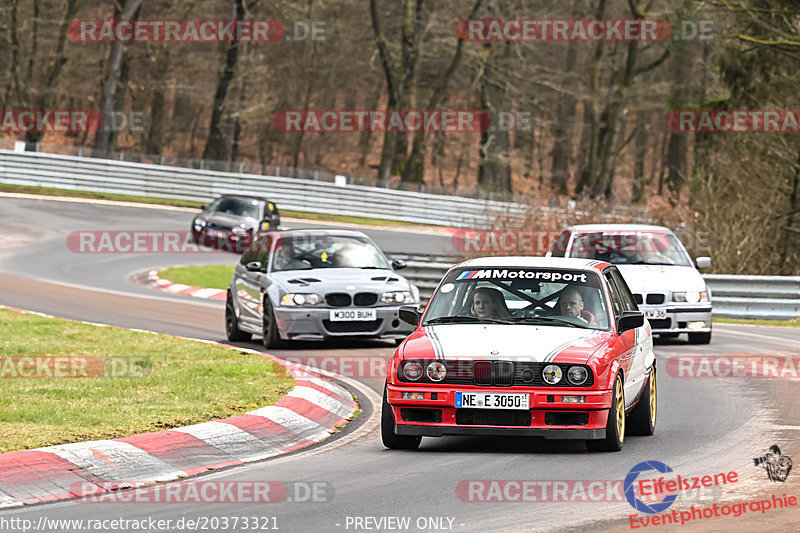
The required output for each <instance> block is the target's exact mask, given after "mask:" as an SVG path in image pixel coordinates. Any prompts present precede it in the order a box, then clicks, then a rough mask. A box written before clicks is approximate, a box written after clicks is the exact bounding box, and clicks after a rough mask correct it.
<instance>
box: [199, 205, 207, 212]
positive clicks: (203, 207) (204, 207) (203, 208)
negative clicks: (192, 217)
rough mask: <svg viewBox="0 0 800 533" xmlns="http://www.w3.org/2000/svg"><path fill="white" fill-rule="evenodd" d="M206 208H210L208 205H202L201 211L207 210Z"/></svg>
mask: <svg viewBox="0 0 800 533" xmlns="http://www.w3.org/2000/svg"><path fill="white" fill-rule="evenodd" d="M206 207H208V206H207V205H205V204H203V205H201V206H200V211H205V210H206Z"/></svg>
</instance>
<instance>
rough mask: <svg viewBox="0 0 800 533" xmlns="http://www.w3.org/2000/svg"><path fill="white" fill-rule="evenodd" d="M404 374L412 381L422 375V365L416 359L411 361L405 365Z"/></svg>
mask: <svg viewBox="0 0 800 533" xmlns="http://www.w3.org/2000/svg"><path fill="white" fill-rule="evenodd" d="M403 374H404V375H405V376H406V377H407V378H408V379H410V380H411V381H417V380H418V379H419V378H421V377H422V365H421V364H419V363H418V362H416V361H409V362H407V363H406V364H404V365H403Z"/></svg>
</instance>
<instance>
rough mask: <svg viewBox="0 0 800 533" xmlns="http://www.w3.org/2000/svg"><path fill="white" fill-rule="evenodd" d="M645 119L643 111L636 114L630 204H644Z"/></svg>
mask: <svg viewBox="0 0 800 533" xmlns="http://www.w3.org/2000/svg"><path fill="white" fill-rule="evenodd" d="M647 118H648V113H646V112H645V111H643V110H641V109H640V110H639V111H637V112H636V133H635V134H634V143H635V148H634V163H633V191H632V193H631V202H633V203H634V204H641V203H644V185H645V178H644V160H645V157H647V142H648V140H649V139H648V135H647Z"/></svg>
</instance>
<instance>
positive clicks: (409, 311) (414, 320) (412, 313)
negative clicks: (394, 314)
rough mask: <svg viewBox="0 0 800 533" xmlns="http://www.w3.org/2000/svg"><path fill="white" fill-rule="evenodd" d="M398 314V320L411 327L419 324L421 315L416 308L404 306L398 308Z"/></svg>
mask: <svg viewBox="0 0 800 533" xmlns="http://www.w3.org/2000/svg"><path fill="white" fill-rule="evenodd" d="M398 313H399V314H400V320H402V321H403V322H405V323H406V324H411V325H412V326H416V325H417V324H419V317H421V316H422V313H420V312H419V311H418V310H417V308H416V307H412V306H410V305H404V306H403V307H401V308H400V310H399V311H398Z"/></svg>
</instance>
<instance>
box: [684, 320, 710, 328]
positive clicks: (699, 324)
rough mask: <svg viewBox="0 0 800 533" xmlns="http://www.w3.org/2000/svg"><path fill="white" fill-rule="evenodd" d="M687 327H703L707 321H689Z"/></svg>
mask: <svg viewBox="0 0 800 533" xmlns="http://www.w3.org/2000/svg"><path fill="white" fill-rule="evenodd" d="M686 327H688V328H689V329H703V328H704V327H706V323H705V322H689V324H688V325H687V326H686Z"/></svg>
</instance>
